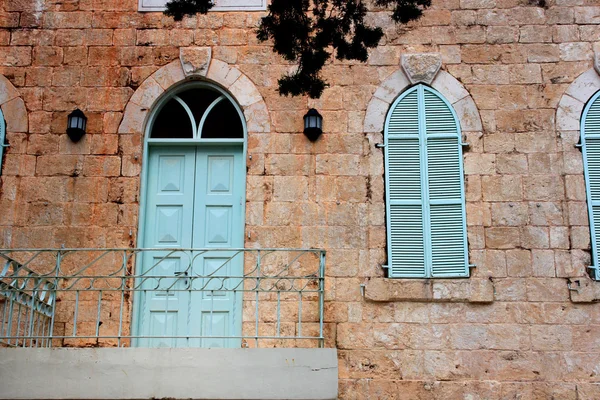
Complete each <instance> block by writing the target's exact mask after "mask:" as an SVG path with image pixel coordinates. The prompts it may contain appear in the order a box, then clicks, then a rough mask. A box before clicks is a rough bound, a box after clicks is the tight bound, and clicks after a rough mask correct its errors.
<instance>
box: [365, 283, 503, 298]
mask: <svg viewBox="0 0 600 400" xmlns="http://www.w3.org/2000/svg"><path fill="white" fill-rule="evenodd" d="M365 298H366V299H367V300H368V301H374V302H390V301H414V302H466V303H492V302H493V301H494V283H493V282H492V280H490V279H481V278H470V279H388V278H374V279H371V280H369V281H368V282H367V283H366V284H365Z"/></svg>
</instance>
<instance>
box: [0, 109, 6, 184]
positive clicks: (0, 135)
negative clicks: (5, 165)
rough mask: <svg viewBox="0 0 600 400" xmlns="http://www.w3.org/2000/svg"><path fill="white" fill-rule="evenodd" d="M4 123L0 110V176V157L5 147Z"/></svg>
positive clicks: (0, 162) (0, 167)
mask: <svg viewBox="0 0 600 400" xmlns="http://www.w3.org/2000/svg"><path fill="white" fill-rule="evenodd" d="M5 142H6V122H4V115H3V114H2V110H0V175H2V157H3V155H4V147H5V146H6V144H5Z"/></svg>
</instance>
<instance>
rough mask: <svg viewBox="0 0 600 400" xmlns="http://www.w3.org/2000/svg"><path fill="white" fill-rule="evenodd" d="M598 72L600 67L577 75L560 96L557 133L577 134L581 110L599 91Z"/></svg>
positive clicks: (557, 111) (599, 75) (599, 72)
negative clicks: (570, 132)
mask: <svg viewBox="0 0 600 400" xmlns="http://www.w3.org/2000/svg"><path fill="white" fill-rule="evenodd" d="M598 57H600V54H596V59H597V60H598ZM596 62H597V63H600V62H598V61H596ZM599 70H600V67H598V69H596V68H590V69H588V70H587V71H585V72H584V73H583V74H581V75H579V76H578V77H577V79H575V80H574V81H573V83H571V84H570V85H569V87H568V88H567V90H566V91H565V93H564V94H563V95H562V97H561V98H560V101H559V103H558V108H557V109H556V129H557V130H558V131H576V132H578V133H579V130H580V128H581V116H582V114H583V108H584V107H585V105H586V104H587V102H588V101H589V100H590V99H591V98H592V96H593V95H594V94H595V93H596V92H598V91H599V90H600V71H599ZM577 139H579V134H577ZM574 144H575V143H574Z"/></svg>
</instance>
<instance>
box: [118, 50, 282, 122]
mask: <svg viewBox="0 0 600 400" xmlns="http://www.w3.org/2000/svg"><path fill="white" fill-rule="evenodd" d="M207 53H208V58H209V59H208V60H206V61H205V64H204V65H205V66H208V67H207V68H206V67H204V68H193V66H192V67H191V66H190V65H193V62H194V60H193V59H192V60H188V59H187V58H186V57H187V55H188V54H189V53H186V52H185V51H184V49H182V51H181V57H180V60H175V61H173V62H171V63H169V64H167V65H165V66H164V67H162V68H160V69H159V70H158V71H156V72H154V73H153V74H152V75H151V76H150V77H148V78H147V79H146V80H145V81H144V82H143V83H142V84H141V85H140V86H139V87H138V89H137V90H136V91H135V93H134V94H133V96H131V99H129V103H128V104H127V107H126V108H125V112H124V115H123V119H122V121H121V124H120V126H119V133H138V134H140V133H143V132H144V127H145V123H146V120H147V118H148V116H149V113H150V111H151V110H152V106H153V104H154V103H155V102H156V100H157V99H158V98H159V97H161V96H162V95H163V93H165V91H167V90H168V89H169V88H171V87H172V86H173V85H175V84H178V83H180V82H183V81H186V80H192V79H207V80H209V81H212V82H215V83H217V84H219V85H221V86H222V87H224V88H225V89H226V90H228V91H229V92H230V93H231V94H232V95H233V97H234V98H235V100H236V101H237V102H238V104H239V105H240V106H241V108H242V110H243V112H244V117H245V119H246V127H247V131H248V134H252V133H253V132H270V131H271V125H270V122H269V112H268V109H267V105H266V103H265V101H264V99H263V98H262V96H261V94H260V92H259V91H258V89H257V88H256V86H255V85H254V83H253V82H252V81H251V80H250V79H249V78H248V77H247V76H246V75H244V74H243V73H242V72H241V71H240V70H238V69H237V68H235V67H231V66H229V65H228V64H227V63H225V62H223V61H221V60H216V59H212V60H211V59H210V51H209V52H207Z"/></svg>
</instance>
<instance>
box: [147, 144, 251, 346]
mask: <svg viewBox="0 0 600 400" xmlns="http://www.w3.org/2000/svg"><path fill="white" fill-rule="evenodd" d="M244 178H245V166H244V160H243V151H242V148H236V147H227V146H224V147H191V146H190V147H162V148H161V147H150V149H149V159H148V178H147V189H146V212H145V229H144V234H143V235H144V236H143V239H144V246H145V247H152V248H157V249H160V248H161V247H162V248H215V249H220V251H218V252H210V253H206V254H204V253H198V254H190V253H189V252H176V253H170V252H166V251H160V250H157V251H152V252H146V253H145V254H144V255H143V258H142V268H141V273H142V274H143V275H144V277H143V278H141V280H142V282H141V284H142V288H143V289H145V291H144V292H141V294H140V296H139V298H140V306H139V309H140V314H141V315H140V318H139V320H138V331H139V333H140V335H142V336H169V335H181V336H185V335H187V334H188V332H189V334H190V335H198V336H200V335H211V336H216V337H214V338H212V337H211V338H209V339H204V340H199V339H170V338H164V339H163V338H158V339H140V340H138V341H137V344H138V345H139V346H147V347H198V346H202V347H239V345H240V340H239V339H224V338H222V337H218V336H228V335H235V336H238V335H239V334H240V333H241V301H242V293H241V292H238V293H233V292H230V291H225V290H223V289H229V290H233V289H234V288H236V287H237V286H240V287H241V283H242V281H241V278H240V277H241V275H242V266H243V254H242V253H240V254H238V255H237V256H235V257H234V258H233V259H230V257H232V255H233V254H234V253H233V252H231V251H226V249H228V248H232V247H236V248H241V247H243V228H244V219H243V201H244V181H243V179H244ZM194 276H201V277H205V278H198V279H194V278H193V277H194ZM190 278H191V279H190ZM200 289H203V290H200Z"/></svg>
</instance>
